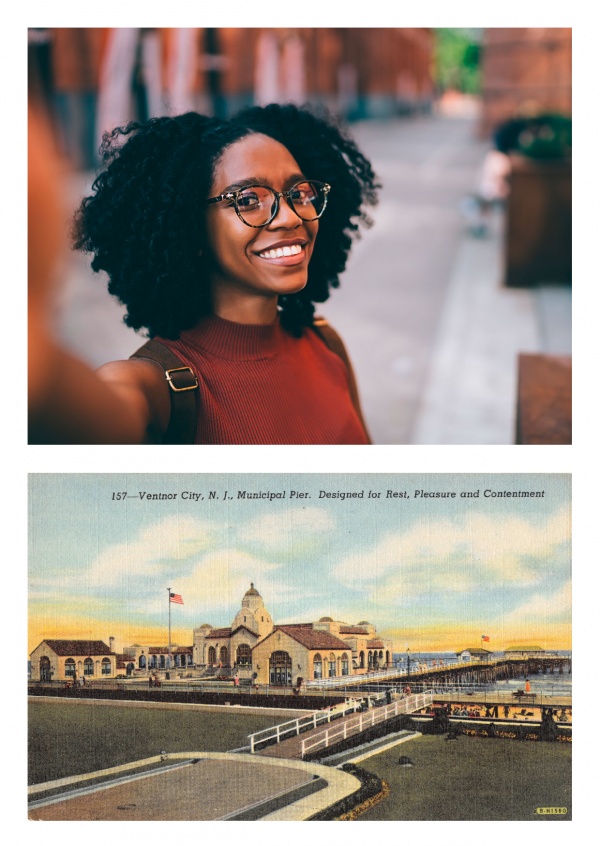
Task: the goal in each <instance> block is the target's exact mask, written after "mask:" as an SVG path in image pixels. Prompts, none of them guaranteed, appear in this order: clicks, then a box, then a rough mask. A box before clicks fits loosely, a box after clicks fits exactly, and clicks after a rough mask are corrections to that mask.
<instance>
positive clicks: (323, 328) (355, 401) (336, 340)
mask: <svg viewBox="0 0 600 846" xmlns="http://www.w3.org/2000/svg"><path fill="white" fill-rule="evenodd" d="M311 328H312V329H313V330H314V331H315V332H316V333H317V335H319V337H320V338H321V340H322V341H323V342H324V343H325V346H327V347H329V349H330V350H331V352H333V353H335V354H336V355H337V356H339V358H341V359H342V361H343V362H344V364H345V365H346V370H347V371H348V388H349V390H350V399H351V400H352V405H353V406H354V409H355V411H356V413H357V414H358V419H359V420H360V422H361V423H362V425H363V429H364V430H365V434H366V436H367V440H368V441H369V443H372V441H371V437H370V435H369V431H368V429H367V425H366V423H365V419H364V417H363V413H362V408H361V407H360V398H359V396H358V387H357V384H356V377H355V376H354V370H353V369H352V363H351V361H350V357H349V356H348V352H347V350H346V347H345V346H344V342H343V341H342V339H341V338H340V336H339V335H338V333H337V332H336V331H335V329H334V328H333V327H332V326H331V325H330V324H329V323H328V321H327V320H325V318H324V317H318V316H317V317H315V318H314V320H313V323H312V327H311Z"/></svg>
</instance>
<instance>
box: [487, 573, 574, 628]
mask: <svg viewBox="0 0 600 846" xmlns="http://www.w3.org/2000/svg"><path fill="white" fill-rule="evenodd" d="M570 620H571V582H570V581H568V582H566V583H565V584H564V585H562V586H561V587H560V588H558V590H556V591H554V593H551V594H544V593H536V594H533V595H532V596H530V597H529V598H528V599H527V600H526V601H525V602H523V604H522V605H519V606H518V607H517V608H515V609H514V610H513V611H511V612H510V613H509V614H506V615H503V616H502V618H501V622H502V624H503V625H507V626H515V625H530V624H539V625H547V624H548V623H568V622H570Z"/></svg>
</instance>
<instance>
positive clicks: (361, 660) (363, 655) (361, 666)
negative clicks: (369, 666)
mask: <svg viewBox="0 0 600 846" xmlns="http://www.w3.org/2000/svg"><path fill="white" fill-rule="evenodd" d="M359 666H360V668H361V670H364V668H365V653H364V652H361V653H360V665H359Z"/></svg>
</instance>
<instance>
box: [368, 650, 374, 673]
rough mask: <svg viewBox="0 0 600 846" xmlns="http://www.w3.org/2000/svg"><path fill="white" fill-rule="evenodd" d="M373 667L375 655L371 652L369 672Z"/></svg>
mask: <svg viewBox="0 0 600 846" xmlns="http://www.w3.org/2000/svg"><path fill="white" fill-rule="evenodd" d="M372 666H373V653H372V652H371V651H370V650H369V670H370V669H371V667H372Z"/></svg>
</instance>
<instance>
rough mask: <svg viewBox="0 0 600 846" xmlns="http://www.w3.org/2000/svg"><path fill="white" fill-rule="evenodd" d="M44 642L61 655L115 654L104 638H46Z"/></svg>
mask: <svg viewBox="0 0 600 846" xmlns="http://www.w3.org/2000/svg"><path fill="white" fill-rule="evenodd" d="M43 643H47V644H48V646H49V647H50V649H52V651H53V652H55V653H56V654H57V655H60V656H69V655H85V656H88V655H89V656H92V655H113V654H114V653H113V652H111V651H110V649H109V647H108V646H107V645H106V644H105V643H104V641H103V640H44V641H43Z"/></svg>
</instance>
